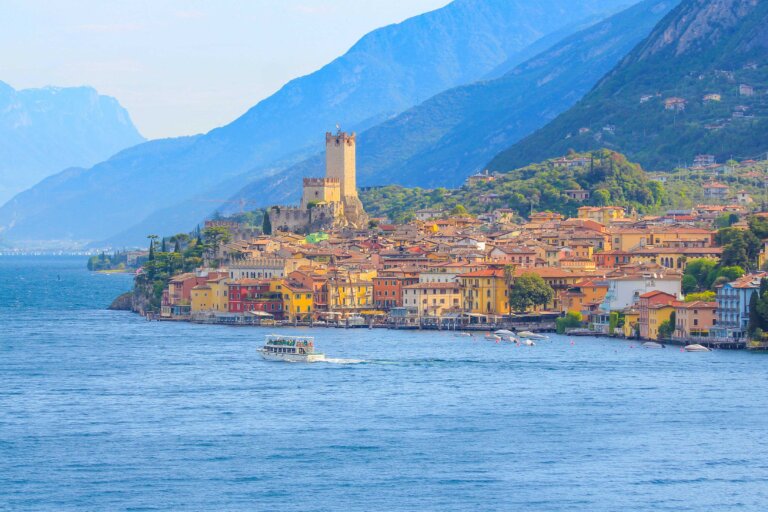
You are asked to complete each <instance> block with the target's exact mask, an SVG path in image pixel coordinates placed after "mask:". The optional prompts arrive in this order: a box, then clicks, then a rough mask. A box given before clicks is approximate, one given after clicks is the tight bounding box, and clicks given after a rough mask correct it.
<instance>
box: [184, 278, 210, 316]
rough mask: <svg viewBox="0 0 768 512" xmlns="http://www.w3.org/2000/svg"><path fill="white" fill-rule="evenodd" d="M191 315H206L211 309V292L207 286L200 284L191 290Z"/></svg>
mask: <svg viewBox="0 0 768 512" xmlns="http://www.w3.org/2000/svg"><path fill="white" fill-rule="evenodd" d="M191 295H192V300H191V302H192V305H191V308H190V309H191V311H192V314H193V315H194V314H196V313H198V314H199V313H208V312H210V311H211V310H212V308H213V300H212V299H213V292H212V290H211V287H210V286H208V285H207V284H201V285H198V286H195V287H194V288H192V292H191Z"/></svg>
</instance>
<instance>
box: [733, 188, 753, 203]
mask: <svg viewBox="0 0 768 512" xmlns="http://www.w3.org/2000/svg"><path fill="white" fill-rule="evenodd" d="M736 202H737V203H739V204H752V203H754V202H755V200H754V199H752V195H751V194H750V193H749V192H747V191H746V190H739V191H738V192H736Z"/></svg>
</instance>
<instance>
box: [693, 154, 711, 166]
mask: <svg viewBox="0 0 768 512" xmlns="http://www.w3.org/2000/svg"><path fill="white" fill-rule="evenodd" d="M714 164H715V155H696V156H695V157H694V158H693V166H694V167H705V166H707V165H714Z"/></svg>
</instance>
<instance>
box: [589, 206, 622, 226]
mask: <svg viewBox="0 0 768 512" xmlns="http://www.w3.org/2000/svg"><path fill="white" fill-rule="evenodd" d="M579 218H580V219H588V220H593V221H595V222H599V223H600V224H603V225H605V226H607V225H609V224H610V223H611V222H613V221H614V220H617V219H623V218H624V208H621V207H620V206H582V207H581V208H579Z"/></svg>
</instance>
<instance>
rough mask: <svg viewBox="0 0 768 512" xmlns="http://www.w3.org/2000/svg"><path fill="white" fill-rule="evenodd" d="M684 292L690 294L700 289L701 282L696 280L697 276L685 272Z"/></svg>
mask: <svg viewBox="0 0 768 512" xmlns="http://www.w3.org/2000/svg"><path fill="white" fill-rule="evenodd" d="M681 286H682V289H683V294H685V295H688V294H689V293H693V292H695V291H696V290H698V289H699V283H697V282H696V278H695V277H693V276H692V275H690V274H685V275H684V276H683V281H682V284H681Z"/></svg>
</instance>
